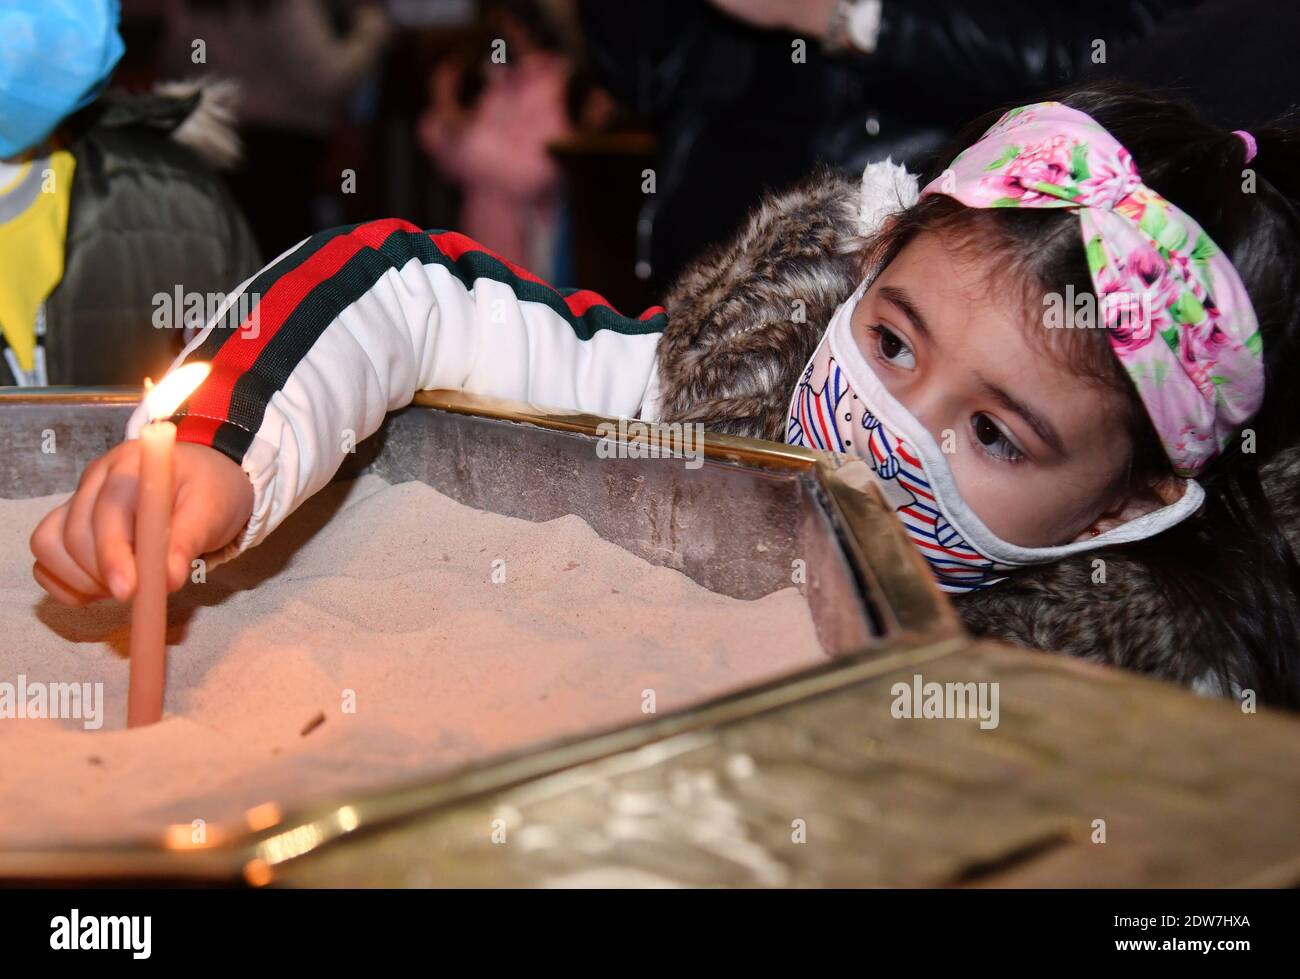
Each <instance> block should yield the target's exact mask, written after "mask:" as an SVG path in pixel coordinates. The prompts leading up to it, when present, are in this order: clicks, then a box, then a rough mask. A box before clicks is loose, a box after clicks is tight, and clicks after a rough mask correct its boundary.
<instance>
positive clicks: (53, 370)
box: [0, 0, 262, 386]
mask: <svg viewBox="0 0 1300 979" xmlns="http://www.w3.org/2000/svg"><path fill="white" fill-rule="evenodd" d="M118 16H119V9H118V4H117V0H6V2H5V3H4V4H2V5H0V348H3V358H0V384H5V385H13V384H19V385H23V386H38V385H44V384H78V385H94V384H132V385H138V384H140V382H141V381H142V379H143V378H144V377H145V376H146V375H152V376H153V377H160V376H161V375H162V374H163V372H164V371H165V370H166V369H167V367H168V365H169V364H170V363H171V361H172V360H173V358H175V356H176V355H177V354H178V353H179V352H180V349H181V346H182V345H183V344H182V341H183V340H184V338H185V327H186V326H192V327H194V328H195V329H197V328H198V327H199V326H202V322H201V319H200V318H198V317H195V318H193V319H192V321H188V322H187V321H186V320H185V319H184V315H183V313H184V310H183V309H181V310H177V309H176V308H175V301H174V299H175V296H176V295H177V293H178V291H179V292H180V293H181V294H182V295H189V296H194V295H198V296H204V297H206V296H209V295H212V296H215V295H218V294H219V293H221V291H223V290H226V289H229V288H230V286H231V284H232V283H233V282H238V281H242V280H243V279H245V278H247V277H248V276H249V275H251V274H252V273H253V272H255V271H256V270H257V269H258V267H259V266H260V264H261V261H262V258H261V255H260V254H259V253H258V250H257V247H256V245H255V244H254V242H253V240H252V236H251V234H250V233H249V231H248V227H247V225H246V224H245V223H244V221H243V218H242V217H241V216H240V213H239V210H238V208H237V207H236V206H235V204H234V202H233V201H232V200H231V198H230V196H229V194H228V193H227V192H226V191H225V189H224V187H223V185H222V183H221V180H220V178H219V177H218V176H217V174H216V173H215V172H214V169H213V168H214V166H217V165H223V164H228V163H230V162H232V161H233V160H234V159H235V158H236V157H237V155H238V141H237V139H236V137H235V135H234V133H233V131H232V130H231V129H230V127H229V125H228V122H229V115H228V106H227V105H226V104H224V102H223V94H224V93H223V92H222V91H221V90H220V88H216V89H212V88H207V89H200V88H195V87H193V86H177V85H171V86H162V87H160V88H159V89H158V90H157V91H155V92H151V93H146V94H139V95H125V94H121V93H116V92H107V93H106V92H105V91H104V88H105V86H106V85H107V83H108V80H109V77H110V75H111V74H112V73H113V69H114V67H115V66H116V65H117V63H118V61H119V59H120V58H121V57H122V54H123V44H122V38H121V36H120V35H119V33H118ZM203 305H206V302H204V303H203ZM182 306H184V303H182Z"/></svg>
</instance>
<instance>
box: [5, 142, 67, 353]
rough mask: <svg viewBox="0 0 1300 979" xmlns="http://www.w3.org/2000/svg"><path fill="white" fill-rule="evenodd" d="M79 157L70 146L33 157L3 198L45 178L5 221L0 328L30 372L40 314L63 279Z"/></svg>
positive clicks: (12, 182)
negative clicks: (30, 198) (23, 205)
mask: <svg viewBox="0 0 1300 979" xmlns="http://www.w3.org/2000/svg"><path fill="white" fill-rule="evenodd" d="M75 169H76V161H75V160H74V159H73V158H72V154H71V153H69V152H68V151H67V150H55V151H53V152H52V153H51V154H50V155H49V156H48V157H42V158H38V159H33V160H29V161H28V162H27V163H25V164H24V165H23V170H22V172H21V173H20V174H19V176H18V178H17V179H16V180H13V181H11V182H10V183H9V184H8V186H6V187H4V188H0V201H3V200H4V198H6V197H11V196H13V195H16V194H18V193H19V192H20V190H21V188H22V187H23V186H25V185H26V182H27V181H29V180H33V179H34V180H37V181H39V182H40V186H39V189H38V191H37V193H36V195H35V198H34V199H33V201H32V203H31V205H30V206H28V207H27V208H25V209H24V210H23V211H22V212H21V213H19V214H16V215H14V216H13V217H11V218H10V219H9V220H7V221H3V222H0V331H3V333H4V338H5V340H6V342H8V344H9V346H10V348H11V349H12V350H13V352H14V356H15V357H16V358H17V359H18V363H19V365H20V366H21V367H22V369H23V370H25V371H30V370H31V369H32V368H33V367H34V366H35V356H36V314H37V312H38V311H39V310H40V308H41V304H42V303H44V302H45V300H46V299H48V298H49V297H50V294H51V293H52V292H54V289H55V287H57V286H58V284H59V282H60V281H61V280H62V279H63V256H64V250H65V247H66V245H67V237H68V205H69V203H70V201H71V199H72V174H73V171H74V170H75Z"/></svg>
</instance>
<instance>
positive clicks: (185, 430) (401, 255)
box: [175, 220, 666, 462]
mask: <svg viewBox="0 0 1300 979" xmlns="http://www.w3.org/2000/svg"><path fill="white" fill-rule="evenodd" d="M412 259H419V261H420V262H421V263H422V264H424V265H425V266H431V265H441V266H442V267H443V268H445V269H447V270H448V271H449V272H451V274H452V275H453V276H455V277H456V278H457V279H458V280H459V281H460V282H461V283H462V284H463V285H464V286H465V288H466V289H471V288H473V286H474V283H475V282H476V281H477V280H479V279H491V280H493V281H496V282H501V283H504V284H506V285H508V286H509V287H510V288H511V289H512V291H513V292H514V294H515V296H516V297H517V298H518V299H519V300H520V301H521V302H534V303H540V304H542V305H545V306H547V307H549V308H550V309H551V310H552V311H554V312H555V313H556V314H557V315H558V316H559V317H560V318H562V319H563V320H564V321H565V322H567V323H568V324H569V326H570V327H571V328H572V329H573V331H574V334H575V335H576V336H577V337H578V339H580V340H590V339H591V338H592V337H593V336H594V335H595V334H596V333H597V332H599V331H600V330H611V331H614V332H617V333H623V334H629V335H642V334H650V333H660V332H662V331H663V329H664V325H665V322H666V314H665V313H664V310H663V309H662V307H658V306H655V307H651V308H650V309H648V310H646V311H645V312H644V313H642V314H641V315H640V316H639V317H636V318H632V317H627V316H623V315H622V314H620V313H619V312H618V311H617V310H615V309H614V308H613V307H612V306H611V305H610V304H609V303H608V302H606V301H605V300H604V299H602V298H601V297H600V296H599V295H597V294H596V293H594V292H591V291H589V290H585V289H576V290H561V289H556V288H555V287H553V286H551V285H548V284H547V283H545V282H543V281H542V280H541V279H539V278H538V277H537V276H535V275H533V274H532V273H531V272H528V271H526V270H525V269H522V268H520V267H519V266H517V265H515V264H513V263H512V262H509V261H507V260H506V259H504V258H502V257H501V256H499V255H497V254H495V253H494V252H492V251H490V250H488V249H486V248H484V247H483V246H482V245H479V244H478V243H477V242H475V241H473V240H471V239H470V238H468V237H466V236H465V235H462V234H459V233H457V232H454V231H422V230H420V229H419V228H417V227H416V226H415V225H412V224H410V223H409V222H406V221H399V220H385V221H372V222H369V223H366V224H360V225H354V226H350V227H344V228H336V229H333V230H330V231H322V232H320V233H319V234H316V235H313V236H312V237H311V238H309V239H308V240H307V241H305V242H303V244H302V245H301V246H299V247H298V248H297V249H295V250H294V251H292V252H290V253H289V254H288V255H286V256H284V257H283V258H282V259H280V260H279V261H278V262H275V263H273V264H272V265H269V266H268V267H267V268H265V269H263V270H262V271H261V272H260V273H258V275H257V276H255V277H254V278H253V280H252V281H251V282H250V283H249V284H248V286H247V287H246V289H245V290H244V296H245V297H247V300H246V301H236V302H234V303H232V304H231V305H230V306H229V308H228V310H227V311H226V313H225V315H224V316H223V318H222V320H221V321H220V322H218V323H217V324H216V326H215V327H214V328H213V329H212V330H211V331H210V332H209V333H208V335H207V336H206V337H205V338H204V340H203V341H202V342H201V343H200V345H199V346H198V347H197V348H196V349H195V350H194V351H192V352H191V353H190V355H189V358H188V359H190V360H206V361H208V362H210V363H211V365H212V372H211V374H210V375H209V376H208V379H207V380H206V381H205V382H204V384H203V386H202V387H201V388H200V389H199V390H198V391H197V392H195V394H194V396H193V397H191V398H190V400H189V401H188V402H187V403H186V405H185V406H184V407H183V408H182V409H181V411H179V412H177V414H176V416H175V419H176V422H177V426H178V432H177V437H178V438H180V439H182V440H184V441H188V442H198V443H201V444H203V445H210V446H212V447H214V448H216V449H218V450H220V451H221V452H223V453H225V454H226V455H227V456H229V457H230V458H232V459H234V460H235V461H236V462H239V461H241V460H242V459H243V457H244V454H245V453H246V452H247V451H248V447H249V445H250V444H251V443H252V439H253V436H254V435H255V434H256V432H257V431H258V429H259V428H261V425H262V421H263V416H264V414H265V412H266V406H267V404H268V403H269V402H270V401H271V398H272V397H273V396H274V394H275V392H277V391H279V390H281V389H282V388H283V387H284V385H285V383H286V382H287V381H288V379H289V377H290V375H291V374H292V373H293V371H294V369H295V368H296V367H297V366H298V364H299V363H300V362H301V361H302V359H303V358H304V357H305V356H306V355H307V353H308V351H310V350H311V348H312V346H313V344H315V343H316V341H317V340H318V339H319V337H320V336H321V334H322V333H323V332H324V331H325V330H326V328H328V327H329V325H330V324H331V323H333V322H334V321H335V320H336V319H337V318H338V316H339V315H340V314H341V313H342V312H343V311H344V310H345V309H347V308H348V307H349V306H351V305H352V304H353V303H355V302H356V301H357V300H358V299H360V298H361V297H362V296H364V295H365V294H366V293H368V292H369V291H370V290H371V289H372V288H374V286H375V285H376V284H377V283H378V282H379V280H380V278H381V277H383V276H384V275H385V274H386V273H388V272H389V271H391V270H394V269H401V268H403V267H405V266H406V265H407V264H408V263H409V262H410V261H411V260H412Z"/></svg>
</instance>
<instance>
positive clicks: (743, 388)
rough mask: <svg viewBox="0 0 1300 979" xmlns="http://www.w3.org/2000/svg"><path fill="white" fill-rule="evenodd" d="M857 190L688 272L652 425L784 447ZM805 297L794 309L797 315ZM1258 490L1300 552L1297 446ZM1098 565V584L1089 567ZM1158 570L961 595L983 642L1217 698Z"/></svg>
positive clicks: (1085, 575) (812, 205)
mask: <svg viewBox="0 0 1300 979" xmlns="http://www.w3.org/2000/svg"><path fill="white" fill-rule="evenodd" d="M859 196H860V190H859V186H858V184H857V183H855V182H852V181H850V180H848V179H847V178H844V177H842V176H837V175H831V174H828V173H821V174H818V175H816V176H815V177H814V178H813V179H812V180H810V181H808V182H807V183H805V184H804V185H802V186H800V187H798V188H796V189H794V190H791V191H789V192H786V193H784V194H780V195H777V196H770V197H768V198H766V199H765V200H763V201H762V203H761V204H760V205H759V206H758V207H757V209H756V210H755V211H754V212H753V214H752V215H751V217H750V219H749V221H748V222H747V224H746V226H745V227H744V229H743V230H742V231H741V233H740V234H739V236H738V237H736V239H735V240H733V241H732V242H730V243H729V244H727V245H725V246H723V247H721V248H719V249H717V250H715V251H714V252H712V253H711V254H708V255H706V256H704V257H703V258H701V259H700V260H698V261H697V262H696V263H694V265H693V266H691V267H690V268H688V269H687V270H686V272H685V273H683V275H682V276H681V277H680V278H679V279H678V281H677V282H676V284H675V285H674V287H673V288H672V290H671V291H670V293H669V295H668V296H667V298H666V300H665V306H666V308H667V310H668V313H669V326H668V329H667V330H666V331H665V333H664V336H663V339H662V340H661V341H660V345H659V371H660V382H661V385H662V390H661V397H662V401H661V411H660V417H661V419H662V420H663V421H665V422H674V421H695V422H702V423H703V424H704V425H705V426H706V427H707V428H709V429H711V430H713V431H717V432H726V433H730V434H735V435H747V436H751V437H755V438H763V439H771V440H775V441H781V440H782V439H783V435H784V427H785V420H786V417H785V416H786V409H787V405H788V403H789V397H790V393H791V392H792V391H793V390H794V388H795V385H796V384H797V382H798V379H799V375H800V372H801V371H802V370H803V368H804V366H805V365H806V364H807V362H808V359H809V358H810V357H811V356H812V353H813V350H814V349H815V348H816V346H817V344H818V342H819V341H820V339H821V336H822V333H823V331H824V330H825V328H826V325H827V323H828V322H829V320H830V317H831V314H832V313H833V312H834V310H835V309H836V308H837V307H838V306H839V304H840V303H841V302H843V301H844V300H845V299H846V298H847V297H848V296H849V295H850V293H852V291H853V289H854V288H855V287H856V285H857V283H858V281H859V278H858V276H859V259H858V254H859V252H860V250H861V248H862V247H863V245H864V244H865V241H864V239H863V238H861V237H859V236H858V230H859V222H858V218H859ZM796 300H797V301H799V302H801V303H802V306H796V305H795V302H796ZM1262 476H1263V483H1264V488H1265V491H1266V493H1267V494H1268V496H1269V498H1270V502H1271V503H1272V505H1273V507H1274V510H1275V512H1276V514H1277V516H1278V518H1279V520H1280V521H1281V522H1282V525H1283V529H1284V531H1285V533H1286V534H1287V537H1288V539H1289V540H1290V542H1291V545H1292V547H1293V548H1297V549H1300V448H1292V449H1289V450H1285V451H1283V452H1281V453H1280V454H1279V455H1278V456H1277V457H1276V458H1275V459H1273V460H1272V462H1271V463H1270V464H1269V465H1268V466H1266V467H1265V468H1264V469H1263V470H1262ZM1098 557H1102V558H1104V559H1105V561H1106V568H1107V574H1106V579H1107V580H1106V582H1104V583H1097V582H1094V580H1093V573H1094V571H1093V561H1094V560H1095V559H1096V558H1098ZM1171 601H1172V600H1171V599H1169V598H1168V597H1167V596H1166V594H1165V591H1164V590H1163V589H1161V588H1160V587H1159V583H1158V582H1157V581H1156V580H1155V577H1154V575H1153V573H1152V570H1151V569H1150V568H1149V567H1147V566H1146V565H1145V564H1143V563H1142V561H1141V560H1140V559H1139V558H1138V557H1135V556H1133V555H1131V554H1129V553H1126V552H1124V551H1122V550H1099V551H1092V552H1086V553H1083V554H1079V555H1075V556H1073V557H1070V558H1067V559H1065V560H1062V561H1059V562H1057V563H1055V564H1050V565H1044V566H1042V567H1038V568H1032V569H1029V570H1028V571H1027V572H1025V573H1023V574H1021V575H1019V576H1017V577H1015V578H1013V579H1010V580H1007V581H1005V582H1003V583H1001V584H998V585H995V586H993V587H990V588H987V589H984V590H982V591H978V592H973V593H971V594H968V595H964V596H960V597H958V598H957V599H956V600H955V604H956V606H957V609H958V611H959V613H960V614H961V616H962V618H963V620H964V621H965V623H966V626H967V627H968V628H969V629H970V631H971V632H972V633H974V634H975V635H977V636H987V637H992V638H998V639H1002V640H1005V641H1008V642H1012V643H1016V644H1018V645H1022V646H1028V647H1035V648H1039V649H1047V650H1054V651H1059V652H1063V653H1066V654H1069V655H1073V656H1079V657H1082V658H1085V659H1089V660H1094V661H1098V662H1104V663H1110V664H1115V665H1120V666H1125V667H1128V668H1131V669H1136V670H1139V671H1142V672H1146V673H1151V674H1155V675H1158V676H1162V677H1165V678H1167V679H1170V680H1174V681H1176V682H1180V683H1183V684H1186V685H1189V686H1194V687H1197V688H1198V689H1202V690H1205V691H1206V692H1212V691H1218V689H1219V687H1218V685H1217V684H1216V682H1215V681H1213V680H1212V679H1209V678H1208V676H1207V668H1206V665H1205V664H1201V663H1197V662H1195V661H1194V660H1193V659H1191V658H1189V657H1188V656H1187V655H1185V653H1184V651H1185V650H1186V649H1187V648H1188V646H1189V643H1188V642H1187V641H1186V635H1187V631H1188V630H1189V629H1194V628H1195V621H1196V617H1195V616H1191V615H1187V614H1184V612H1185V610H1181V609H1179V608H1177V607H1174V606H1173V605H1171Z"/></svg>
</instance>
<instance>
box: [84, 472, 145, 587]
mask: <svg viewBox="0 0 1300 979" xmlns="http://www.w3.org/2000/svg"><path fill="white" fill-rule="evenodd" d="M138 496H139V479H138V477H137V474H136V473H135V472H132V471H130V470H128V469H127V468H125V467H123V466H118V467H115V468H114V469H113V470H112V471H111V472H110V473H109V474H108V476H107V478H105V480H104V483H103V485H102V486H101V487H100V488H99V496H98V497H97V498H96V500H95V505H94V507H93V508H92V510H91V516H90V522H91V529H92V536H93V538H94V544H95V562H96V565H97V567H98V568H99V573H100V576H101V578H102V579H103V581H104V584H105V585H106V586H107V587H108V590H109V591H110V592H112V593H113V597H114V598H116V599H117V600H118V601H119V602H125V601H127V600H128V599H129V598H130V597H131V595H132V593H133V592H134V591H135V509H136V500H137V498H138Z"/></svg>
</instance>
